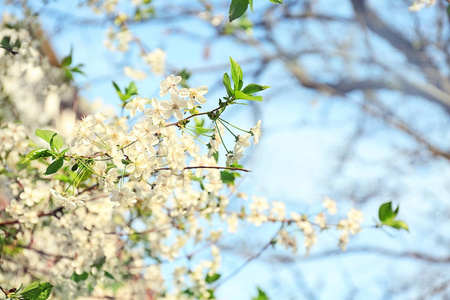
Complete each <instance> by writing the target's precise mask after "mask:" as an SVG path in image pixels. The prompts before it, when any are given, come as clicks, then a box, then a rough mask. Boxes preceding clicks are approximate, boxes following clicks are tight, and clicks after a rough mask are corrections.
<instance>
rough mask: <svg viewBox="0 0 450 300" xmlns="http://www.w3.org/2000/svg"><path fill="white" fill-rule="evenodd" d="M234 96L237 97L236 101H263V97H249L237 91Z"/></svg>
mask: <svg viewBox="0 0 450 300" xmlns="http://www.w3.org/2000/svg"><path fill="white" fill-rule="evenodd" d="M234 96H235V99H244V100H251V101H263V97H261V96H252V95H247V94H244V93H243V92H240V91H235V92H234Z"/></svg>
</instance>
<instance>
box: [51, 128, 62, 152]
mask: <svg viewBox="0 0 450 300" xmlns="http://www.w3.org/2000/svg"><path fill="white" fill-rule="evenodd" d="M62 146H64V140H63V139H62V137H61V136H60V135H59V134H57V133H56V132H55V134H54V135H53V136H52V138H51V139H50V147H51V148H56V149H58V150H59V149H61V148H62Z"/></svg>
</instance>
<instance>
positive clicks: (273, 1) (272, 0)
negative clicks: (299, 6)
mask: <svg viewBox="0 0 450 300" xmlns="http://www.w3.org/2000/svg"><path fill="white" fill-rule="evenodd" d="M269 1H270V2H272V3H275V4H283V0H269Z"/></svg>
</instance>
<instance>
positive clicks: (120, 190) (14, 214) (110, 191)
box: [0, 0, 408, 300]
mask: <svg viewBox="0 0 450 300" xmlns="http://www.w3.org/2000/svg"><path fill="white" fill-rule="evenodd" d="M135 2H136V3H135V8H136V9H135V12H134V14H133V16H132V17H133V18H134V19H133V20H134V21H136V22H139V21H140V20H145V19H146V18H150V16H151V12H152V11H151V3H150V2H151V1H135ZM201 2H202V3H203V1H201ZM271 2H274V3H281V2H282V1H271ZM85 4H86V5H88V6H89V7H90V8H92V9H93V10H94V11H96V12H98V13H100V14H105V15H108V16H110V17H112V19H113V23H114V24H115V25H114V26H113V27H111V29H110V30H109V32H108V41H107V43H106V46H107V47H108V48H109V49H111V50H113V51H128V50H129V48H130V47H133V46H136V47H138V48H139V49H140V56H141V58H142V59H143V61H144V62H145V63H147V64H149V65H150V67H151V69H152V71H153V73H155V74H165V79H164V80H163V81H161V83H160V85H159V93H158V94H157V95H142V94H140V93H139V92H138V90H137V87H136V85H135V84H134V83H133V82H131V83H130V84H129V85H128V86H127V87H125V88H123V87H120V86H119V85H118V84H116V83H114V82H113V87H112V88H114V89H115V91H116V92H117V95H118V97H119V99H120V105H121V107H122V112H124V114H122V115H115V116H112V117H109V116H107V115H106V114H104V113H96V114H89V113H86V112H88V111H89V105H86V104H80V103H81V102H82V100H80V99H79V98H78V96H77V91H76V88H75V86H74V85H73V79H74V76H75V75H76V74H77V73H83V71H82V65H74V64H73V63H72V54H70V55H69V56H67V57H65V58H63V59H62V60H61V61H56V62H55V61H54V59H53V61H52V59H51V57H50V56H49V55H48V52H45V51H44V50H42V49H44V48H45V43H46V40H45V39H43V38H42V36H39V35H36V34H35V32H34V31H33V30H32V29H33V28H37V27H38V23H37V21H36V20H35V19H33V12H32V10H30V9H28V7H27V6H26V3H24V9H23V13H24V18H23V19H18V18H15V17H13V16H11V15H8V14H5V15H4V17H3V20H2V24H1V28H0V40H1V45H2V50H0V64H1V65H2V66H3V68H2V70H1V74H0V86H1V88H2V89H1V99H0V101H1V102H2V110H1V119H0V121H1V132H0V140H1V143H0V183H1V190H0V197H1V198H0V199H1V202H0V209H1V210H0V229H1V232H0V246H1V257H0V269H1V273H0V287H1V290H2V292H3V294H4V296H5V297H7V298H12V299H47V298H48V297H49V296H50V295H52V296H53V298H54V299H99V298H102V299H167V300H168V299H215V291H216V289H217V287H219V286H220V285H222V284H223V283H225V282H226V280H227V277H225V276H222V273H221V270H220V266H221V250H220V246H219V242H220V240H221V237H222V232H223V231H228V232H229V233H236V234H239V233H238V228H239V226H240V225H241V224H244V223H248V224H253V225H254V226H260V225H262V224H263V223H275V224H277V225H278V226H279V230H278V231H277V232H276V234H275V235H274V236H272V237H270V238H269V239H268V241H267V245H266V246H265V247H264V248H263V250H264V249H267V248H268V247H269V246H274V247H279V246H282V247H285V248H288V249H291V250H292V251H294V252H296V251H298V248H299V246H298V240H299V239H300V238H301V239H302V240H303V246H302V247H301V248H304V249H305V250H301V251H304V252H306V254H308V253H309V251H310V249H311V248H312V247H313V246H314V245H315V244H316V243H317V240H318V236H319V232H320V231H323V230H328V229H330V230H338V231H339V238H338V241H337V243H336V244H337V247H338V246H339V247H340V248H341V249H342V250H345V249H346V246H347V243H348V242H349V238H350V236H351V235H354V234H356V233H358V232H359V231H360V229H361V223H362V221H363V217H362V213H361V212H360V211H358V210H356V209H351V210H350V211H348V212H347V213H344V215H343V216H342V219H341V220H337V221H336V222H334V223H329V222H327V218H328V217H329V216H330V215H334V214H337V206H336V203H335V202H334V201H333V200H331V199H328V198H327V199H325V201H324V203H323V206H324V208H323V210H322V211H320V212H318V213H317V214H314V215H307V214H304V213H302V212H300V211H287V210H286V207H285V205H284V203H282V202H277V201H272V202H269V201H268V200H267V199H266V198H264V197H262V196H261V195H253V196H252V197H251V201H250V203H245V202H240V203H242V205H239V207H238V208H236V206H233V207H231V206H230V205H229V204H230V201H232V200H233V201H236V199H239V198H245V196H244V195H243V194H241V193H238V190H237V188H236V186H235V181H236V180H237V179H238V178H239V177H240V176H241V174H242V173H245V172H248V171H249V170H248V169H246V168H245V166H243V165H241V164H240V162H241V161H242V158H243V157H244V154H245V152H248V150H246V149H247V148H249V147H251V144H252V143H253V144H258V142H259V140H260V138H261V137H262V122H261V121H258V122H257V123H256V124H255V125H254V126H253V127H251V128H241V127H240V124H233V123H231V122H230V121H229V120H227V119H226V118H225V117H224V112H225V111H230V110H238V109H243V108H242V107H241V106H238V105H239V104H246V103H248V102H249V101H255V102H258V103H257V105H262V104H261V103H260V102H261V101H262V100H263V98H262V96H260V95H259V94H258V93H260V92H263V91H264V90H265V89H267V88H269V86H266V85H261V84H258V83H248V82H246V81H245V76H244V72H243V70H242V68H241V67H240V65H239V63H238V62H236V61H235V60H234V59H232V58H230V72H229V73H225V74H224V75H223V78H222V81H223V96H222V97H220V98H219V99H211V98H209V97H208V88H207V87H206V86H196V87H191V86H189V85H188V84H187V82H186V76H185V74H170V73H168V74H166V68H165V61H164V59H165V53H164V52H163V51H162V50H160V49H154V50H151V51H146V50H145V48H144V47H143V45H142V44H141V42H140V41H139V39H138V38H137V37H136V36H134V35H133V32H132V31H131V30H130V29H129V28H128V26H127V24H128V22H130V19H131V17H130V16H129V15H127V14H126V13H125V12H121V11H120V7H119V6H117V1H87V2H86V3H85ZM205 5H207V3H206V4H205ZM248 8H250V10H251V9H253V1H247V0H246V1H240V0H233V1H231V5H230V8H229V21H233V20H234V19H237V18H239V17H241V16H242V15H243V14H244V12H245V11H246V10H247V9H248ZM87 63H89V62H87ZM125 72H126V73H128V74H129V75H130V76H134V77H139V76H142V74H140V73H139V72H137V71H135V70H133V69H131V68H126V69H125ZM244 82H245V84H244ZM268 84H270V83H268ZM207 102H214V103H216V106H215V108H214V109H212V110H208V111H205V110H204V109H203V108H202V105H204V104H205V103H207ZM75 103H76V104H77V105H78V104H79V105H78V107H76V108H75V109H72V108H73V104H75ZM71 104H72V105H71ZM83 105H84V106H83ZM80 107H81V108H80ZM68 108H69V109H68ZM244 109H245V108H244ZM77 115H83V116H82V118H79V119H78V121H76V123H75V122H74V120H75V118H76V117H77ZM225 136H231V137H232V140H233V143H231V144H230V143H229V142H225V139H224V137H225ZM397 213H398V208H397V209H395V208H393V207H392V205H391V203H386V204H384V205H383V206H381V207H380V211H379V219H380V220H379V222H378V223H377V224H374V225H373V226H372V227H379V226H382V225H386V226H391V227H394V228H397V229H408V227H407V225H406V223H404V222H403V221H400V220H397V219H396V215H397ZM253 258H257V256H255V257H253ZM253 258H252V259H253ZM243 266H245V264H244V265H243ZM225 275H226V274H225ZM258 297H259V298H258V299H266V298H264V297H266V296H265V295H264V292H263V291H262V290H259V296H258Z"/></svg>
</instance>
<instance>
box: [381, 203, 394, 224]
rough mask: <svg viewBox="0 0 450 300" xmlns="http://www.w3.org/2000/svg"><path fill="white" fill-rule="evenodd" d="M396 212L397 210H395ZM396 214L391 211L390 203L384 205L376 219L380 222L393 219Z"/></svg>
mask: <svg viewBox="0 0 450 300" xmlns="http://www.w3.org/2000/svg"><path fill="white" fill-rule="evenodd" d="M397 211H398V210H397ZM396 215H397V213H396V212H394V211H393V210H392V202H387V203H384V204H383V205H381V206H380V209H379V210H378V217H379V218H380V221H381V222H386V221H388V220H393V219H395V217H396Z"/></svg>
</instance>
